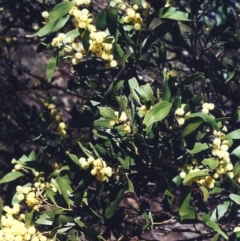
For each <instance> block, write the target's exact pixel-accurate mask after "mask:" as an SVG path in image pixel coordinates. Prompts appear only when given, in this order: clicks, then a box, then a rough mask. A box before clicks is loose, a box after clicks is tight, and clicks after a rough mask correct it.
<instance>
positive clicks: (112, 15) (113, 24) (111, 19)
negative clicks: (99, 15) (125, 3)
mask: <svg viewBox="0 0 240 241" xmlns="http://www.w3.org/2000/svg"><path fill="white" fill-rule="evenodd" d="M106 22H107V27H108V30H109V32H110V34H111V35H113V36H115V35H116V32H117V23H118V9H117V8H114V7H110V8H109V9H108V11H107V15H106Z"/></svg>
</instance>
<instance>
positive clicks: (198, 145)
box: [189, 142, 210, 155]
mask: <svg viewBox="0 0 240 241" xmlns="http://www.w3.org/2000/svg"><path fill="white" fill-rule="evenodd" d="M208 148H210V147H209V145H208V144H207V143H200V142H196V143H195V145H194V148H193V149H192V150H191V151H189V153H190V154H191V155H194V154H196V153H199V152H201V151H204V150H206V149H208Z"/></svg>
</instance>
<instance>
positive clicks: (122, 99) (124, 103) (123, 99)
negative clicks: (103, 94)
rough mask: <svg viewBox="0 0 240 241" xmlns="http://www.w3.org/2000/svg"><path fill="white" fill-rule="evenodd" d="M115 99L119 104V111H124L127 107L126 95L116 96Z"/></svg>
mask: <svg viewBox="0 0 240 241" xmlns="http://www.w3.org/2000/svg"><path fill="white" fill-rule="evenodd" d="M116 101H117V103H118V105H119V112H120V113H122V112H123V111H126V108H127V103H128V102H127V97H126V96H123V95H121V96H116Z"/></svg>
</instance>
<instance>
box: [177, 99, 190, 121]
mask: <svg viewBox="0 0 240 241" xmlns="http://www.w3.org/2000/svg"><path fill="white" fill-rule="evenodd" d="M185 106H186V104H182V105H181V107H180V108H177V109H176V111H175V116H176V120H177V122H178V125H179V126H182V125H184V123H185V120H186V119H187V116H188V115H190V112H187V113H186V111H185V109H184V108H185Z"/></svg>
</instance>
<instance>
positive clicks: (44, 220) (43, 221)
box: [34, 212, 53, 225]
mask: <svg viewBox="0 0 240 241" xmlns="http://www.w3.org/2000/svg"><path fill="white" fill-rule="evenodd" d="M51 219H53V218H52V217H49V216H48V215H47V213H46V212H44V213H42V214H41V215H40V216H39V218H38V219H37V220H36V221H35V222H34V223H37V224H40V225H52V224H53V221H52V220H51Z"/></svg>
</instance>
